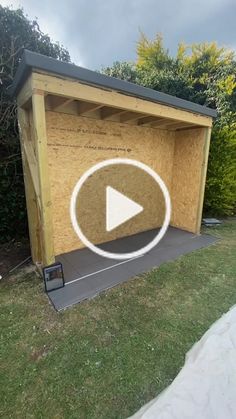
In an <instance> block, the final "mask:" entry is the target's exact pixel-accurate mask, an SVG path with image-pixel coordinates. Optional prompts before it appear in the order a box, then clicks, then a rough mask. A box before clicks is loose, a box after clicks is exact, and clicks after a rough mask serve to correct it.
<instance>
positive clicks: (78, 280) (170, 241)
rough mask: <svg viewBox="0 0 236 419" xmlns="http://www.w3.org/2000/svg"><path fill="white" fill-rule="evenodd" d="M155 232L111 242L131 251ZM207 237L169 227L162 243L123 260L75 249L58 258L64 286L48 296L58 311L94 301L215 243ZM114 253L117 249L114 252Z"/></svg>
mask: <svg viewBox="0 0 236 419" xmlns="http://www.w3.org/2000/svg"><path fill="white" fill-rule="evenodd" d="M153 235H154V231H153V230H151V231H146V232H143V233H139V234H136V235H135V236H130V237H125V238H122V239H118V240H115V241H114V242H112V244H114V247H115V248H116V249H119V248H120V247H121V248H122V252H125V251H130V245H131V243H132V241H133V240H134V239H135V242H137V241H139V240H143V239H147V241H148V238H149V237H150V238H153ZM216 240H217V239H216V238H215V237H213V236H210V235H207V234H202V235H196V234H193V233H189V232H187V231H183V230H180V229H177V228H174V227H169V229H168V231H167V233H166V235H165V237H164V238H163V239H162V240H161V242H160V243H159V244H158V245H157V246H156V247H154V248H153V249H152V250H151V251H150V252H148V253H146V254H145V255H143V256H141V257H139V258H135V259H129V260H124V261H117V260H112V259H106V258H103V257H101V256H98V255H96V254H95V253H93V252H91V251H90V250H89V249H87V248H85V249H81V250H75V251H73V252H70V253H65V254H62V255H59V256H57V258H56V260H57V261H60V262H61V263H62V265H63V269H64V276H65V287H64V288H61V289H58V290H56V291H51V292H49V293H48V296H49V298H50V300H51V302H52V304H53V305H54V307H55V309H56V310H58V311H60V310H63V309H65V308H67V307H70V306H72V305H73V304H76V303H79V302H81V301H83V300H85V299H88V298H93V297H95V296H96V295H98V294H99V293H101V292H102V291H104V290H106V289H109V288H112V287H114V286H116V285H118V284H121V283H122V282H125V281H127V280H128V279H130V278H132V277H134V276H136V275H139V274H142V273H144V272H148V271H150V270H151V269H153V268H155V267H157V266H160V265H161V264H162V263H164V262H167V261H170V260H174V259H176V258H178V257H179V256H181V255H184V254H186V253H190V252H192V251H194V250H197V249H200V248H202V247H207V246H209V245H211V244H213V243H215V242H216ZM116 251H117V250H116Z"/></svg>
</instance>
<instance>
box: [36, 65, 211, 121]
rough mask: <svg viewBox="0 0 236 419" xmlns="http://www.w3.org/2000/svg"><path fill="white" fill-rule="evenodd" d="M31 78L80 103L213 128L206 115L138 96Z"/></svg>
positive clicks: (43, 77) (39, 86) (45, 88)
mask: <svg viewBox="0 0 236 419" xmlns="http://www.w3.org/2000/svg"><path fill="white" fill-rule="evenodd" d="M32 78H33V81H32V84H33V88H34V89H39V90H43V91H45V92H46V93H49V94H57V95H60V96H66V97H69V98H73V99H75V100H79V101H89V102H92V103H94V104H100V105H101V106H111V107H114V106H116V107H117V108H120V109H124V110H125V109H126V110H127V109H129V111H130V112H134V113H135V112H137V113H140V114H144V115H142V116H145V115H152V116H156V117H162V118H168V119H169V120H173V121H180V122H188V123H190V124H195V125H200V126H206V127H211V125H212V118H210V117H208V116H204V115H199V114H195V113H192V112H188V111H186V110H183V109H178V108H174V107H170V106H167V105H163V104H160V103H153V102H150V101H147V100H144V99H141V98H137V97H132V96H125V95H123V94H121V93H119V92H115V91H108V90H104V89H101V88H99V87H95V86H88V85H85V84H82V83H79V82H78V81H73V80H63V83H62V82H61V80H60V79H58V78H56V77H54V76H51V75H48V74H39V73H33V74H32ZM124 115H125V114H124ZM124 115H121V118H124ZM127 121H128V120H127Z"/></svg>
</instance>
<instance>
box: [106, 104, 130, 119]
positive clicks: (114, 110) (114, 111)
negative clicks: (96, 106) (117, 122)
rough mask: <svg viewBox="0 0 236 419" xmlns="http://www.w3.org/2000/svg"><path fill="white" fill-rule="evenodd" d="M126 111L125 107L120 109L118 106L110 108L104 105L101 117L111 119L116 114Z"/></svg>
mask: <svg viewBox="0 0 236 419" xmlns="http://www.w3.org/2000/svg"><path fill="white" fill-rule="evenodd" d="M124 113H126V111H125V110H124V109H118V108H108V107H106V106H104V107H103V108H102V109H101V119H109V118H111V117H112V116H114V115H117V116H118V115H123V114H124Z"/></svg>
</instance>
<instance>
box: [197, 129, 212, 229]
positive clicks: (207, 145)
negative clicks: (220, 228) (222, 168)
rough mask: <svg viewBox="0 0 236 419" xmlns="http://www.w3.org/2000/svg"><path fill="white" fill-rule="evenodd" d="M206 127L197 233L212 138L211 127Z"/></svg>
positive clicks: (199, 225)
mask: <svg viewBox="0 0 236 419" xmlns="http://www.w3.org/2000/svg"><path fill="white" fill-rule="evenodd" d="M204 129H205V143H204V150H203V161H202V170H201V185H200V191H199V201H198V202H199V205H198V211H197V220H196V233H197V234H199V233H200V230H201V221H202V210H203V202H204V192H205V184H206V175H207V164H208V156H209V149H210V140H211V128H204Z"/></svg>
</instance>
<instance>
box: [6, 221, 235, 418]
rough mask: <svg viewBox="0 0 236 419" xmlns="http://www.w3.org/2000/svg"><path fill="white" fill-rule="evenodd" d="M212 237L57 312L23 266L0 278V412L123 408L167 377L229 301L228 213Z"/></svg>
mask: <svg viewBox="0 0 236 419" xmlns="http://www.w3.org/2000/svg"><path fill="white" fill-rule="evenodd" d="M210 231H211V232H212V234H214V235H217V236H218V237H220V238H221V240H220V241H219V242H218V243H217V244H216V245H213V246H211V247H209V248H206V249H202V250H199V251H196V252H194V253H191V254H189V255H186V256H183V257H181V258H179V259H178V260H177V261H175V262H171V263H167V264H164V265H162V266H161V267H160V268H159V269H156V270H153V271H152V272H149V273H147V274H145V275H143V276H140V277H138V278H135V279H134V280H132V281H129V282H128V283H126V284H124V285H122V286H118V287H116V288H115V289H112V290H110V291H108V292H106V293H104V294H102V295H101V296H100V297H97V298H95V299H94V300H91V301H87V302H84V303H82V304H80V305H77V306H74V307H73V308H71V309H68V310H66V311H64V312H61V313H59V314H58V313H56V312H55V311H54V309H53V308H52V307H51V306H50V304H49V302H48V299H47V297H46V295H45V294H44V293H43V288H42V281H41V280H39V278H38V277H37V276H36V274H35V273H34V272H27V271H26V270H24V271H21V272H19V273H18V274H17V275H15V276H12V277H11V278H10V279H9V280H8V281H5V282H2V283H1V285H0V307H1V308H0V339H1V340H0V357H1V364H0V365H1V366H0V400H1V401H0V416H1V417H3V418H14V419H15V418H50V419H52V418H70V419H73V418H76V419H78V418H86V419H87V418H89V419H90V418H96V419H98V418H109V419H111V418H125V417H127V416H128V415H131V414H132V413H134V412H135V411H136V410H137V409H138V408H139V407H141V406H142V405H143V404H144V403H146V402H147V401H149V400H150V399H152V398H153V397H154V396H156V395H157V394H158V393H159V392H160V391H161V390H163V389H164V388H165V387H166V386H168V385H169V384H170V383H171V381H172V380H173V378H174V377H175V376H176V375H177V373H178V371H179V369H180V368H181V366H182V365H183V363H184V358H185V354H186V352H187V351H188V350H189V349H190V348H191V346H192V345H193V343H194V342H196V341H197V340H198V339H199V338H200V337H201V336H202V334H203V333H204V332H205V331H206V330H207V329H208V328H209V326H210V325H211V324H212V323H213V322H214V321H215V320H216V319H218V318H219V317H220V316H221V315H222V314H223V313H224V312H225V311H227V310H228V309H229V308H230V307H231V306H232V305H233V304H235V303H236V221H231V222H226V223H225V224H224V225H223V226H221V227H219V228H215V229H213V230H210Z"/></svg>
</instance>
